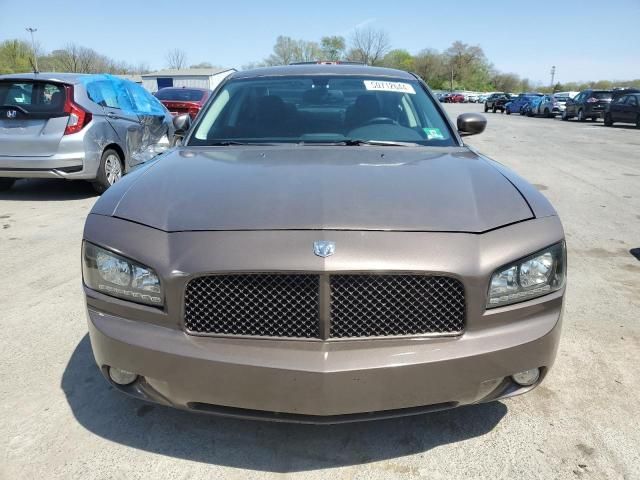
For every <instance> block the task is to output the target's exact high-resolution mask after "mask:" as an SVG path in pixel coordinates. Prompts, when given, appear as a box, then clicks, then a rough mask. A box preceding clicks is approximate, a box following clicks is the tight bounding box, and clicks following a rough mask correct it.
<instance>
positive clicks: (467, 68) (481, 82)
mask: <svg viewBox="0 0 640 480" xmlns="http://www.w3.org/2000/svg"><path fill="white" fill-rule="evenodd" d="M444 54H445V56H446V57H447V58H448V63H449V69H450V72H451V74H452V75H451V76H452V77H453V80H455V81H456V83H457V84H458V86H459V87H461V88H465V89H468V90H483V89H485V88H487V87H488V86H489V85H490V73H489V72H490V65H489V62H488V61H487V57H486V56H485V54H484V51H483V50H482V48H481V47H480V46H479V45H468V44H466V43H463V42H460V41H455V42H453V44H451V46H450V47H449V48H448V49H447V50H445V52H444Z"/></svg>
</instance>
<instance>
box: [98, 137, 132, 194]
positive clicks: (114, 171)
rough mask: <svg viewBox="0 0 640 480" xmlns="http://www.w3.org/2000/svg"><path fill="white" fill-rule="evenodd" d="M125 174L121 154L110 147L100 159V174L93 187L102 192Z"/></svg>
mask: <svg viewBox="0 0 640 480" xmlns="http://www.w3.org/2000/svg"><path fill="white" fill-rule="evenodd" d="M123 174H124V167H123V164H122V159H121V158H120V154H119V153H118V152H116V151H115V150H113V149H112V148H108V149H107V150H105V151H104V153H103V154H102V158H101V159H100V167H99V168H98V176H97V177H96V179H95V181H93V182H92V185H93V189H94V190H95V191H96V192H98V193H102V192H104V191H105V190H107V189H108V188H109V187H110V186H111V185H113V184H114V183H116V182H117V181H118V180H120V179H121V178H122V175H123Z"/></svg>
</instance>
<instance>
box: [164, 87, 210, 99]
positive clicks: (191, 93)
mask: <svg viewBox="0 0 640 480" xmlns="http://www.w3.org/2000/svg"><path fill="white" fill-rule="evenodd" d="M203 96H204V92H203V91H202V90H193V89H190V88H163V89H162V90H158V91H157V92H156V98H157V99H158V100H176V101H179V102H199V101H200V100H202V97H203Z"/></svg>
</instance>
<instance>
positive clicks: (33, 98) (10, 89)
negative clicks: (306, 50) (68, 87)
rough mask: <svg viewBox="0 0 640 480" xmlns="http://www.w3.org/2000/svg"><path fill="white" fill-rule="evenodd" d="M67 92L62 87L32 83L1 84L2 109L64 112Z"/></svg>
mask: <svg viewBox="0 0 640 480" xmlns="http://www.w3.org/2000/svg"><path fill="white" fill-rule="evenodd" d="M65 99H66V92H65V89H64V87H63V86H62V85H58V84H56V83H46V82H32V81H22V80H14V81H6V82H4V81H3V82H0V107H1V106H4V107H13V106H15V107H19V109H20V110H22V111H23V112H32V113H45V112H51V113H54V112H58V113H59V112H62V111H63V110H64V102H65Z"/></svg>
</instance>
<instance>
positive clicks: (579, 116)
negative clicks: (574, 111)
mask: <svg viewBox="0 0 640 480" xmlns="http://www.w3.org/2000/svg"><path fill="white" fill-rule="evenodd" d="M585 120H586V118H585V116H584V111H583V110H582V109H580V110H578V121H579V122H584V121H585Z"/></svg>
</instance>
